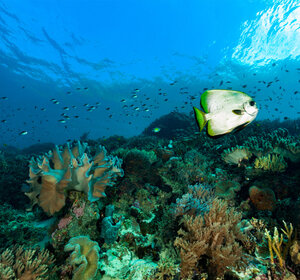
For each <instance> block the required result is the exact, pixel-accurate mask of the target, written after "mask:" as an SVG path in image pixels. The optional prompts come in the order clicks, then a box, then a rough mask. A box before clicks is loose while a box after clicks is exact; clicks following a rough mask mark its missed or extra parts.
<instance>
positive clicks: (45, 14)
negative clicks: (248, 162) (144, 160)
mask: <svg viewBox="0 0 300 280" xmlns="http://www.w3.org/2000/svg"><path fill="white" fill-rule="evenodd" d="M299 16H300V7H299V1H292V0H289V1H288V0H285V1H282V0H280V1H279V0H278V1H271V0H245V1H240V0H228V1H220V0H213V1H198V0H191V1H183V0H178V1H177V0H176V1H174V0H166V1H137V0H129V1H121V0H119V1H117V0H116V1H111V0H101V1H95V0H88V1H83V0H82V1H80V0H72V1H71V0H66V1H59V0H43V1H35V0H26V1H19V0H9V1H5V0H1V1H0V35H1V40H0V73H1V75H0V85H1V94H0V98H1V99H0V110H1V111H0V113H1V115H0V119H1V123H0V133H1V139H0V141H1V145H3V144H10V145H14V146H17V147H25V146H28V145H31V144H34V143H37V142H54V143H59V144H62V143H64V142H65V141H66V140H68V139H78V138H79V137H80V136H81V135H82V134H83V133H87V132H88V133H89V137H90V138H99V137H108V136H110V135H115V134H117V135H124V136H126V137H128V136H133V135H137V134H139V133H141V132H142V131H143V129H144V128H145V127H147V126H148V125H149V124H150V123H151V122H152V121H153V120H155V119H156V118H158V117H160V116H162V115H163V114H167V113H169V112H171V111H174V110H178V111H179V112H184V113H187V114H189V113H190V112H191V111H192V106H198V105H199V100H200V95H201V93H203V91H204V90H203V89H204V88H209V89H213V88H221V89H226V88H229V87H231V88H232V89H235V90H242V91H244V92H246V93H247V94H249V95H250V96H252V97H254V98H255V99H256V100H257V103H258V105H259V107H260V112H259V115H258V117H257V121H259V120H262V119H270V120H272V119H276V118H279V119H280V120H283V119H284V118H289V119H295V118H298V117H299V105H300V93H299V92H298V90H299V84H300V74H299V73H300V65H299V54H300V31H299V30H300V29H299V24H300V23H299ZM23 131H26V132H27V134H26V135H24V134H25V133H23V135H22V133H21V132H23ZM20 134H21V135H20Z"/></svg>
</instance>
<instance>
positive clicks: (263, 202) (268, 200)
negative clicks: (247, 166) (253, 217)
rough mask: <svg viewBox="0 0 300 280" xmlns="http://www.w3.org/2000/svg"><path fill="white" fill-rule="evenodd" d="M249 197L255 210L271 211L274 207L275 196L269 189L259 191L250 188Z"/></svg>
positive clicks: (255, 188) (254, 187)
mask: <svg viewBox="0 0 300 280" xmlns="http://www.w3.org/2000/svg"><path fill="white" fill-rule="evenodd" d="M249 196H250V200H251V202H252V203H253V204H254V206H255V208H256V209H257V210H268V211H273V210H274V208H275V206H276V198H275V194H274V192H273V191H272V190H271V189H269V188H264V189H260V188H258V187H256V186H252V187H251V188H250V189H249Z"/></svg>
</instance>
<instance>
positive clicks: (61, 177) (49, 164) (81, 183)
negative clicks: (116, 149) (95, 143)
mask: <svg viewBox="0 0 300 280" xmlns="http://www.w3.org/2000/svg"><path fill="white" fill-rule="evenodd" d="M86 148H87V144H81V143H80V142H78V144H77V145H76V146H74V147H73V148H72V149H71V148H70V145H69V144H67V145H66V146H65V147H64V149H63V150H60V149H59V147H58V146H56V148H55V149H53V151H50V152H49V153H48V154H46V155H44V156H43V157H39V158H37V159H34V158H32V159H31V161H30V171H29V177H30V180H28V181H27V182H28V183H29V184H30V186H31V191H30V192H28V193H26V195H27V196H28V197H29V198H30V199H31V202H32V205H34V204H39V205H40V206H41V207H42V208H43V210H44V211H45V212H46V213H47V214H49V215H53V214H54V213H55V212H58V211H59V210H60V209H61V208H62V207H63V206H64V205H65V200H66V192H67V191H68V190H77V191H82V192H84V193H86V194H87V195H88V199H89V200H90V201H96V200H97V199H99V197H103V196H105V193H104V192H105V188H106V186H111V185H113V183H114V179H115V178H116V176H123V170H122V169H121V163H122V162H121V161H120V160H119V159H118V158H117V157H111V156H106V150H105V148H104V147H102V146H100V147H99V151H98V153H97V154H96V155H95V156H94V157H93V158H92V159H89V157H88V155H87V154H86V153H85V149H86Z"/></svg>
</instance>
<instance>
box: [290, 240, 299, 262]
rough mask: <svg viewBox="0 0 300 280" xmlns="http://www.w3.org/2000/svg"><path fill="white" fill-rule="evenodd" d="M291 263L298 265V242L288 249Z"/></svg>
mask: <svg viewBox="0 0 300 280" xmlns="http://www.w3.org/2000/svg"><path fill="white" fill-rule="evenodd" d="M290 255H291V259H292V262H293V263H294V264H296V265H299V264H300V242H299V241H297V240H295V241H294V243H293V245H292V246H291V248H290Z"/></svg>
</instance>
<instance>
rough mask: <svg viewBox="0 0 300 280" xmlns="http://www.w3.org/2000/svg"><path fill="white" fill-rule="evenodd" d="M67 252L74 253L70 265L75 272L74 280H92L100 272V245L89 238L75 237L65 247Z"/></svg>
mask: <svg viewBox="0 0 300 280" xmlns="http://www.w3.org/2000/svg"><path fill="white" fill-rule="evenodd" d="M65 251H66V252H69V251H73V252H72V254H71V255H70V264H71V265H72V266H73V268H74V269H75V271H74V272H73V278H72V279H73V280H92V279H94V277H95V276H96V274H97V271H98V261H99V251H100V248H99V246H98V243H97V242H95V241H92V240H90V238H89V237H88V236H78V237H73V238H71V239H70V240H69V242H68V244H67V245H66V246H65Z"/></svg>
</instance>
